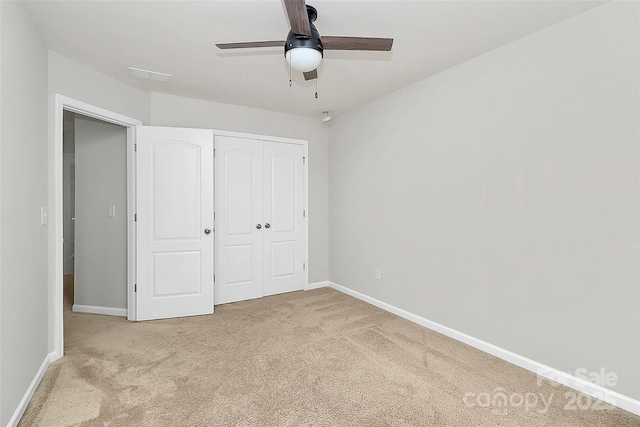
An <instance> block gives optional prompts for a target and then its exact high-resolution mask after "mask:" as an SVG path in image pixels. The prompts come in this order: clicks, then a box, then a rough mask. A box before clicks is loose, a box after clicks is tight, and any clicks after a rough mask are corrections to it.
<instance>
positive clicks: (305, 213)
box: [302, 209, 307, 218]
mask: <svg viewBox="0 0 640 427" xmlns="http://www.w3.org/2000/svg"><path fill="white" fill-rule="evenodd" d="M302 217H303V218H306V217H307V211H306V210H305V209H302Z"/></svg>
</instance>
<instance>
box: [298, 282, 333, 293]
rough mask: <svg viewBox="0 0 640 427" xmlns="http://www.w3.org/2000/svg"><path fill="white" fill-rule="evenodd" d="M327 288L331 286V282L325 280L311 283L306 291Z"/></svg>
mask: <svg viewBox="0 0 640 427" xmlns="http://www.w3.org/2000/svg"><path fill="white" fill-rule="evenodd" d="M327 286H329V281H328V280H325V281H324V282H314V283H309V284H308V285H307V287H306V288H304V290H305V291H310V290H311V289H318V288H326V287H327Z"/></svg>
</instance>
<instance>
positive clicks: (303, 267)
mask: <svg viewBox="0 0 640 427" xmlns="http://www.w3.org/2000/svg"><path fill="white" fill-rule="evenodd" d="M302 269H303V270H306V269H307V263H306V262H303V263H302Z"/></svg>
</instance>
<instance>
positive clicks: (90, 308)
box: [71, 304, 128, 317]
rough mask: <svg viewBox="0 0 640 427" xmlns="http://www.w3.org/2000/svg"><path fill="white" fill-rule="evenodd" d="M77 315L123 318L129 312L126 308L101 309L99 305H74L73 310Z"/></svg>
mask: <svg viewBox="0 0 640 427" xmlns="http://www.w3.org/2000/svg"><path fill="white" fill-rule="evenodd" d="M71 310H72V311H74V312H76V313H91V314H105V315H107V316H121V317H127V314H128V311H127V309H126V308H114V307H100V306H97V305H81V304H73V307H72V308H71Z"/></svg>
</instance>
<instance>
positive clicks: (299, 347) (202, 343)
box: [20, 288, 640, 427]
mask: <svg viewBox="0 0 640 427" xmlns="http://www.w3.org/2000/svg"><path fill="white" fill-rule="evenodd" d="M215 311H216V312H215V314H214V315H211V316H199V317H191V318H183V319H172V320H161V321H151V322H139V323H133V322H127V321H126V320H124V319H123V318H117V317H109V316H99V315H90V314H82V313H71V312H67V315H66V317H65V334H66V344H65V352H66V356H65V357H64V358H63V359H61V360H59V361H57V362H55V363H53V364H52V365H51V366H50V368H49V370H48V371H47V373H46V374H45V376H44V379H43V381H42V383H41V384H40V387H39V388H38V390H37V392H36V393H35V395H34V397H33V399H32V401H31V404H30V405H29V407H28V408H27V411H26V413H25V414H24V417H23V419H22V421H21V423H20V426H32V425H42V426H52V427H53V426H67V425H80V426H235V425H238V426H307V425H308V426H385V425H388V426H536V427H539V426H617V427H621V426H639V425H640V417H636V416H634V415H632V414H630V413H628V412H625V411H623V410H620V409H616V408H613V407H605V409H600V410H594V409H588V410H581V409H577V410H567V409H565V408H564V407H565V405H566V404H567V399H566V397H565V393H566V392H570V390H569V389H565V388H562V387H554V386H551V385H550V384H548V383H546V381H545V384H544V385H542V386H539V385H537V384H536V376H535V375H534V374H532V373H530V372H527V371H525V370H523V369H520V368H518V367H515V366H513V365H511V364H509V363H506V362H504V361H502V360H499V359H497V358H495V357H492V356H489V355H487V354H485V353H483V352H481V351H478V350H475V349H473V348H471V347H468V346H466V345H464V344H461V343H459V342H457V341H454V340H451V339H449V338H446V337H444V336H442V335H440V334H437V333H434V332H432V331H429V330H427V329H425V328H422V327H420V326H418V325H415V324H413V323H410V322H408V321H406V320H404V319H401V318H399V317H396V316H394V315H392V314H389V313H387V312H385V311H382V310H380V309H378V308H376V307H373V306H371V305H368V304H366V303H363V302H361V301H358V300H356V299H354V298H352V297H349V296H347V295H344V294H342V293H340V292H337V291H335V290H332V289H328V288H325V289H317V290H314V291H307V292H294V293H290V294H284V295H279V296H274V297H267V298H263V299H260V300H253V301H245V302H241V303H234V304H228V305H223V306H217V307H216V310H215ZM500 393H505V395H506V396H507V397H508V398H509V399H510V402H511V403H509V402H507V404H506V405H500V404H501V403H503V401H502V400H500V399H499V395H500ZM527 393H532V394H527ZM534 394H537V395H538V396H543V397H544V398H545V399H546V401H547V402H548V401H549V399H551V404H550V405H549V407H548V408H547V409H546V410H545V405H544V404H543V403H542V402H538V403H537V404H536V405H535V406H532V403H533V398H532V396H533V395H534ZM521 398H522V399H523V400H521ZM487 399H490V400H487ZM526 399H528V401H529V404H528V407H527V404H525V400H526ZM540 400H542V399H541V398H540ZM487 403H489V404H487ZM598 407H600V405H598Z"/></svg>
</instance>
